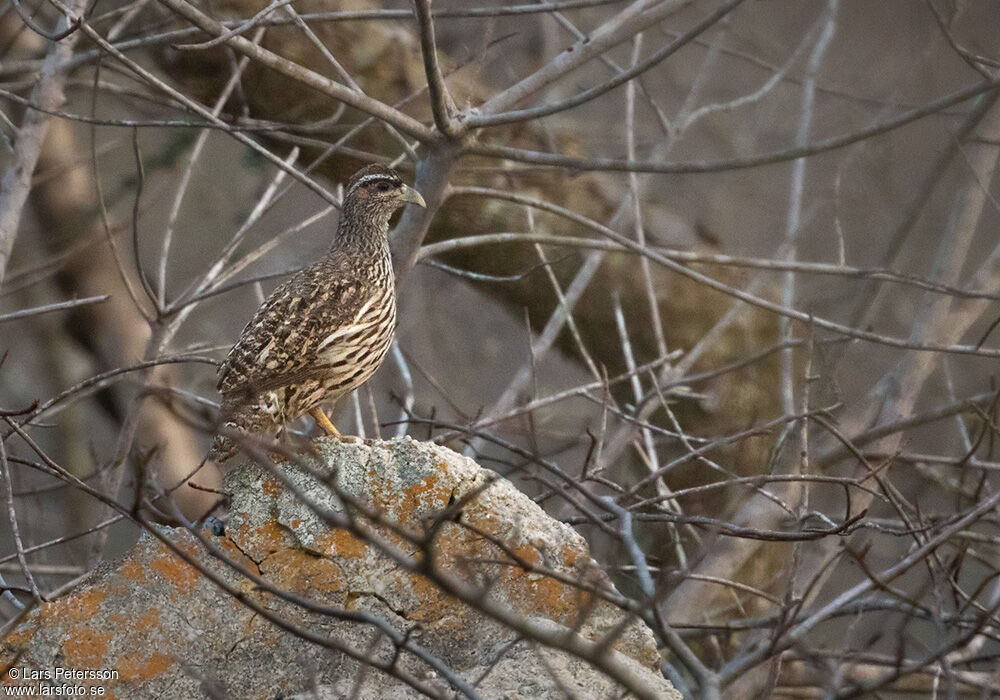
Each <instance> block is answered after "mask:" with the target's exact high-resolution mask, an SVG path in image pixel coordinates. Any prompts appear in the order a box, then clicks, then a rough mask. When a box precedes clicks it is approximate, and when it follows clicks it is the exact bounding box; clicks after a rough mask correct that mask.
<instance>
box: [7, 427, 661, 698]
mask: <svg viewBox="0 0 1000 700" xmlns="http://www.w3.org/2000/svg"><path fill="white" fill-rule="evenodd" d="M317 445H318V450H319V457H318V459H316V460H313V461H312V462H310V465H311V466H310V468H309V469H302V468H297V467H291V466H288V465H282V467H281V473H280V476H281V479H279V478H278V476H276V475H275V474H273V473H272V472H270V471H269V470H267V469H266V468H264V467H261V466H259V465H257V464H254V463H246V464H243V465H241V466H239V467H236V468H235V469H233V470H232V471H230V472H229V474H227V475H226V478H225V480H224V482H223V490H224V491H226V492H227V493H229V494H231V498H232V502H231V517H230V520H229V522H228V524H227V526H226V528H225V531H224V533H223V534H221V535H220V534H215V533H217V532H219V530H218V529H216V530H215V532H213V530H212V529H211V528H206V529H204V530H202V531H200V532H199V533H198V535H199V536H200V537H201V538H202V540H203V541H204V543H205V544H203V543H202V541H201V540H199V538H198V537H195V536H194V535H193V534H192V533H190V532H189V531H187V530H185V529H174V528H165V527H164V528H158V529H157V530H156V531H155V535H156V536H153V535H151V534H146V535H144V536H143V537H142V538H141V539H140V541H139V542H138V543H137V544H136V545H135V547H134V548H133V549H132V550H131V551H130V552H129V553H128V554H127V555H126V556H125V557H123V558H122V559H121V560H119V561H117V562H112V563H106V564H104V565H102V566H101V567H99V569H98V570H97V571H96V572H95V574H94V575H93V577H92V578H91V579H90V580H89V581H88V582H87V583H86V584H85V585H81V586H80V587H79V588H77V589H76V591H75V592H74V593H73V594H72V595H69V596H66V597H64V598H61V599H59V600H56V601H53V602H49V603H45V604H44V605H42V606H40V607H38V608H36V609H35V610H33V611H32V612H31V613H30V615H29V616H28V617H27V618H26V619H25V620H24V621H23V622H22V623H21V624H20V625H19V626H18V627H17V628H15V629H14V630H13V631H12V632H11V633H10V634H9V635H8V636H7V637H6V638H5V639H4V640H3V642H2V644H0V668H5V667H6V666H7V665H8V664H10V663H12V662H14V664H15V665H16V666H17V667H18V668H20V669H22V670H23V669H38V670H40V671H45V670H53V669H56V668H76V669H95V670H96V669H104V670H109V671H111V670H113V671H117V678H114V679H107V680H104V679H95V680H84V681H79V682H80V683H81V684H83V685H87V686H93V687H103V688H105V689H106V690H107V691H108V693H109V696H112V697H117V698H153V697H157V698H162V697H170V698H173V697H177V698H187V697H202V696H209V697H235V698H275V697H279V696H280V697H288V696H291V695H294V694H296V693H302V695H301V697H302V698H309V697H314V696H313V695H312V693H314V692H315V693H316V694H317V695H318V697H321V698H340V697H347V696H350V695H351V694H352V693H353V692H355V690H356V691H357V695H356V697H362V698H380V697H419V696H420V695H421V694H420V693H419V692H418V691H417V690H416V689H415V688H414V687H413V685H418V686H419V685H421V684H424V686H423V687H424V688H425V689H428V688H429V689H430V690H436V691H437V694H441V695H448V696H452V695H453V694H454V690H453V689H451V688H449V685H448V682H447V681H446V680H445V679H444V677H443V676H444V673H446V672H448V670H449V669H450V671H451V672H453V673H454V674H455V676H456V677H458V678H460V679H464V681H465V682H466V683H468V684H469V685H475V686H476V688H477V690H476V692H478V693H479V694H480V696H481V697H486V698H494V697H496V698H547V697H564V696H565V693H566V692H570V693H572V694H573V696H574V697H581V698H586V697H595V698H598V697H601V698H603V697H608V696H609V695H611V694H621V690H622V689H621V688H620V687H618V686H617V685H616V684H615V682H614V681H612V680H611V678H609V677H608V676H607V675H605V674H604V673H602V672H601V671H598V670H596V669H595V668H593V667H591V666H590V665H589V664H587V663H586V662H584V661H582V660H580V659H579V658H577V657H575V656H572V655H570V654H568V653H567V652H563V651H560V650H556V649H551V648H547V647H544V646H542V645H539V644H535V643H530V642H527V641H524V640H521V641H519V639H518V636H517V634H516V633H515V632H513V631H512V630H510V629H508V628H507V627H506V626H505V625H503V624H501V623H499V622H496V621H494V620H492V619H490V618H488V617H486V616H485V615H483V614H482V613H479V612H477V611H475V610H474V609H473V608H472V607H469V606H468V605H466V604H464V603H462V602H459V601H458V600H457V599H456V598H454V597H451V596H449V595H446V594H445V593H443V592H442V591H441V590H440V589H439V588H438V587H437V586H436V585H435V584H433V583H431V581H430V580H428V579H426V578H424V577H423V576H422V575H420V574H418V573H415V572H414V571H412V570H409V569H407V568H405V567H403V566H401V565H400V564H399V563H398V562H397V560H396V559H394V558H393V557H391V556H389V555H388V554H386V553H385V552H383V551H382V550H380V549H378V548H377V547H376V546H374V545H371V544H369V543H367V542H365V541H363V540H362V539H359V538H358V537H355V536H354V535H352V534H351V533H350V532H348V531H347V530H345V529H336V528H335V529H331V528H329V527H328V526H327V524H326V522H325V521H324V520H323V519H322V518H321V517H319V516H318V515H317V514H316V510H319V512H322V513H325V514H328V515H329V516H330V517H333V518H343V517H344V514H345V513H346V512H349V509H350V508H351V506H350V504H349V501H351V500H352V499H356V501H357V502H360V503H363V504H364V505H365V507H366V508H368V509H371V510H374V511H375V512H378V513H380V514H381V516H382V518H383V519H384V522H382V523H381V524H372V523H370V521H366V520H365V519H364V518H361V517H355V518H354V520H355V521H356V522H368V523H369V524H368V525H367V530H366V532H369V533H371V534H372V536H375V537H379V538H381V539H382V540H384V541H388V542H389V543H390V544H391V545H394V546H395V547H396V548H397V549H396V550H395V551H396V552H397V554H398V555H399V556H403V557H406V558H407V561H410V562H415V561H419V560H420V559H419V557H420V556H422V555H421V554H420V553H419V552H418V551H417V547H416V546H415V545H413V544H412V542H411V541H410V540H407V539H406V538H404V537H402V536H401V535H400V534H399V533H398V532H394V531H393V530H392V528H391V527H390V523H396V524H398V525H399V526H401V527H402V528H403V531H405V532H407V533H411V534H415V535H418V536H419V535H422V534H424V533H425V532H426V530H427V528H428V527H429V526H430V525H431V524H432V523H434V522H435V521H436V520H439V519H440V518H438V517H437V516H439V515H440V514H441V513H442V512H443V511H445V510H446V509H448V507H449V505H453V504H458V507H456V508H454V509H453V511H454V512H452V511H449V514H450V516H451V520H449V521H447V522H444V524H443V525H441V524H440V523H439V528H438V530H437V532H436V537H435V539H434V540H433V546H432V547H433V548H432V552H433V558H432V560H433V561H434V562H436V563H437V565H438V566H439V567H440V568H441V569H442V570H444V571H445V572H447V573H448V574H450V575H451V576H453V577H454V578H455V580H458V581H459V582H460V583H461V582H464V583H465V584H468V585H471V586H476V587H483V586H488V587H489V596H490V600H491V601H494V602H496V603H498V604H499V605H500V606H501V607H502V608H503V609H504V610H508V611H512V612H515V613H518V614H519V615H520V616H522V617H523V618H524V619H528V620H530V622H531V624H532V625H533V626H534V629H541V630H550V631H551V630H566V631H567V632H568V630H569V629H570V628H572V629H578V630H579V634H580V636H581V637H583V638H585V639H590V640H595V641H596V640H598V639H600V638H601V637H602V635H603V634H604V633H607V632H609V631H611V630H614V629H615V628H616V626H618V625H619V624H620V623H622V622H623V621H625V620H626V618H625V615H624V613H623V612H622V611H621V610H620V609H619V608H617V607H615V606H613V605H611V604H610V603H608V602H606V601H604V600H602V599H600V598H597V597H596V596H592V595H591V594H589V593H586V592H583V591H581V590H579V589H578V588H576V587H573V586H571V585H568V584H567V583H564V582H562V581H559V580H556V578H553V577H551V576H547V575H544V574H542V573H539V572H531V571H525V570H524V569H523V568H521V567H520V566H518V565H517V563H516V560H515V559H514V558H512V556H511V555H513V557H516V558H517V559H520V560H521V561H523V562H528V563H529V564H530V565H532V566H543V567H545V568H546V570H547V571H548V572H550V573H552V574H553V575H555V576H557V577H566V578H565V580H567V581H568V580H583V581H586V582H588V583H589V584H590V585H592V586H595V587H599V588H601V589H604V590H607V591H609V592H610V593H612V594H613V595H617V593H616V592H615V591H614V589H613V587H612V586H611V584H610V582H609V581H608V580H607V578H606V576H604V574H603V573H602V572H601V571H600V570H599V569H598V567H597V565H596V564H595V563H594V562H593V560H592V559H591V558H590V556H589V553H588V550H587V547H586V543H585V542H584V540H583V538H582V537H580V535H579V534H577V533H576V532H575V531H574V530H572V529H571V528H569V527H568V526H566V525H563V524H561V523H559V522H556V521H555V520H553V519H551V518H550V517H548V516H547V515H546V514H545V513H544V511H542V509H541V508H539V507H538V506H537V505H536V504H535V503H534V502H532V501H531V500H530V499H529V498H527V497H526V496H524V495H523V494H522V493H520V492H519V491H517V489H515V488H514V487H513V486H512V485H511V484H510V483H509V482H507V481H505V480H503V479H500V478H498V477H497V476H496V475H495V474H494V473H493V472H491V471H489V470H487V469H483V468H481V467H480V466H478V465H477V464H476V463H475V462H473V461H472V460H470V459H468V458H465V457H462V456H459V455H457V454H455V453H454V452H452V451H451V450H448V449H446V448H442V447H438V446H435V445H432V444H428V443H421V442H416V441H414V440H411V439H410V438H401V439H397V440H391V441H387V442H377V443H374V444H372V445H368V444H361V443H340V442H331V441H326V440H321V441H318V443H317ZM310 471H312V474H310ZM314 475H316V476H319V477H321V478H323V479H327V480H329V483H334V484H335V485H336V489H331V488H329V487H327V486H325V485H324V484H323V483H321V482H320V481H319V480H317V478H316V476H314ZM283 480H287V483H283ZM337 491H339V492H340V493H341V494H343V500H342V499H341V498H339V497H338V496H337V495H336V492H337ZM296 494H299V495H300V496H301V497H302V499H300V498H299V497H297V496H296ZM303 500H306V501H308V502H309V503H311V504H312V506H313V508H310V507H309V506H307V505H305V504H304V503H303ZM314 508H315V510H314ZM160 538H163V539H164V540H166V541H167V542H168V543H171V544H172V545H173V546H174V547H176V548H177V549H178V550H179V552H181V553H183V554H184V555H186V556H188V557H190V558H191V560H192V561H194V562H196V563H197V564H198V565H200V566H201V567H203V568H204V570H205V571H206V572H207V573H208V574H209V575H211V576H212V578H214V579H215V582H213V581H212V580H209V577H208V576H206V575H204V574H203V573H201V572H199V571H198V570H196V569H195V568H194V567H193V566H192V565H190V564H189V563H186V562H185V561H184V560H183V559H182V558H181V556H178V554H176V553H174V552H172V551H171V550H170V549H169V548H168V546H167V545H166V544H164V543H163V542H161V540H160ZM206 545H207V546H208V547H209V548H211V549H206ZM212 549H214V550H215V553H214V554H213V552H212V551H211V550H212ZM222 559H228V560H230V561H231V562H233V566H231V565H227V564H226V563H224V562H223V561H222ZM234 566H235V567H237V568H239V567H242V568H243V569H245V570H246V572H247V573H248V574H250V576H247V575H244V574H243V573H241V572H240V571H238V570H237V568H234ZM252 577H259V579H258V580H257V581H255V580H253V578H252ZM220 586H224V587H228V588H229V592H227V591H225V590H223V589H222V588H220ZM277 589H280V590H281V591H286V592H287V593H288V594H291V596H292V597H293V601H289V600H287V599H281V598H279V597H278V596H277V595H275V594H274V591H275V590H277ZM237 597H239V598H242V599H243V601H244V602H241V600H237ZM300 599H308V600H309V601H312V602H313V604H314V605H313V609H312V611H309V610H306V609H304V608H303V606H302V605H297V604H295V601H297V600H300ZM317 605H318V606H320V608H323V606H325V607H326V608H328V609H325V610H324V609H316V606H317ZM248 606H253V607H256V608H257V609H256V610H255V609H253V607H248ZM323 613H333V614H323ZM364 614H368V615H370V616H371V617H372V618H378V621H379V622H380V624H383V625H384V624H386V623H388V624H389V625H391V628H392V629H390V630H389V632H390V633H391V634H393V635H394V636H395V637H396V641H397V642H400V641H401V640H403V639H404V638H405V639H406V640H408V641H409V642H414V643H416V644H418V645H419V647H420V648H422V649H423V650H425V654H427V655H433V656H434V657H436V658H437V659H439V660H440V662H441V663H442V667H441V668H438V670H434V669H432V668H431V667H430V666H429V665H428V663H425V661H423V660H421V659H418V658H417V656H416V655H414V653H412V652H411V651H403V652H399V651H398V648H397V646H396V644H394V643H393V642H392V641H391V640H390V639H389V637H388V636H386V635H385V634H383V633H381V632H379V631H378V630H377V629H376V627H375V626H374V625H373V624H368V623H367V622H366V621H365V620H359V619H358V617H359V616H361V615H364ZM268 616H271V617H275V616H276V617H277V618H279V619H280V621H282V624H283V625H284V626H285V629H282V628H279V627H278V626H277V625H276V624H274V622H272V621H271V620H269V619H267V618H268ZM351 616H353V619H344V618H345V617H348V618H351ZM287 628H294V629H298V630H301V631H303V632H304V633H305V634H306V635H307V636H311V637H312V638H313V641H308V640H306V639H303V638H302V637H301V636H297V635H296V634H293V633H291V632H289V631H288V630H287ZM324 640H325V643H326V644H327V646H323V645H321V644H317V643H313V642H315V641H324ZM331 646H332V647H333V648H332V649H331V648H329V647H331ZM352 656H353V657H356V658H363V659H371V660H373V661H374V663H377V664H382V665H384V666H385V667H387V668H389V667H392V668H394V669H395V670H396V672H397V673H398V674H399V675H402V676H404V677H405V678H406V679H407V680H408V681H409V682H406V681H404V680H400V679H399V678H397V677H395V676H393V675H390V674H388V673H385V672H382V671H380V670H375V669H373V668H368V666H367V664H362V663H360V662H359V661H357V660H355V658H352ZM608 657H609V658H610V659H612V660H613V661H614V663H615V665H616V667H617V668H618V669H619V670H620V672H622V673H625V674H626V675H627V676H628V677H629V678H632V679H637V680H636V683H637V684H638V685H639V686H641V687H643V688H644V689H645V692H646V694H647V695H648V696H655V697H663V698H679V697H680V695H679V694H678V693H676V691H674V690H673V689H672V687H671V686H670V684H669V683H668V682H667V681H666V680H664V679H663V678H662V676H661V675H660V673H659V672H658V670H657V669H658V666H659V663H660V656H659V653H658V651H657V648H656V644H655V641H654V638H653V635H652V633H651V632H650V630H649V629H648V628H647V627H646V626H645V625H644V624H642V623H641V622H640V621H638V620H632V621H631V622H630V623H628V624H627V625H625V629H624V631H623V632H622V634H621V635H620V637H619V638H618V639H617V642H616V643H615V645H614V651H612V652H610V653H609V655H608ZM425 658H427V657H426V656H425ZM393 664H394V665H393ZM365 669H367V670H365ZM4 682H8V680H7V679H5V680H4ZM53 682H55V681H53ZM477 682H478V684H477ZM36 683H37V682H36Z"/></svg>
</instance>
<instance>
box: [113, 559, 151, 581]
mask: <svg viewBox="0 0 1000 700" xmlns="http://www.w3.org/2000/svg"><path fill="white" fill-rule="evenodd" d="M117 573H118V575H119V576H121V577H122V578H127V579H128V580H129V581H135V582H136V583H146V572H145V570H144V569H143V568H142V564H140V563H139V562H138V561H136V560H135V559H129V560H128V561H126V562H125V563H124V564H122V565H121V566H119V567H118V572H117Z"/></svg>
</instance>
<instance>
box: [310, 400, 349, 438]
mask: <svg viewBox="0 0 1000 700" xmlns="http://www.w3.org/2000/svg"><path fill="white" fill-rule="evenodd" d="M309 415H311V416H312V417H313V420H315V421H316V425H318V426H319V427H320V428H322V429H323V432H324V433H326V434H327V436H329V437H332V438H337V439H338V440H342V439H343V437H344V436H343V435H341V434H340V431H339V430H337V426H335V425H334V424H333V423H331V422H330V419H329V418H327V417H326V414H325V413H323V409H322V408H320V407H318V406H317V407H316V408H314V409H313V410H311V411H310V412H309Z"/></svg>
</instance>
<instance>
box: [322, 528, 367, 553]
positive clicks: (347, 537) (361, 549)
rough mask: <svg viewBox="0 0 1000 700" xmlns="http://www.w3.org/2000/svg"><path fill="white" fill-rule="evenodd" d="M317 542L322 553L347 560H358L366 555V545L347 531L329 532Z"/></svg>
mask: <svg viewBox="0 0 1000 700" xmlns="http://www.w3.org/2000/svg"><path fill="white" fill-rule="evenodd" d="M319 540H320V545H321V546H322V548H323V550H324V551H326V552H329V553H331V554H336V555H337V556H341V557H346V558H348V559H359V558H361V557H363V556H365V555H366V554H367V553H368V545H366V544H365V543H364V542H362V541H361V540H359V539H358V538H357V537H355V536H354V535H352V534H351V533H349V532H348V531H347V530H341V529H337V530H331V531H330V533H329V534H326V535H323V536H321V537H320V538H319Z"/></svg>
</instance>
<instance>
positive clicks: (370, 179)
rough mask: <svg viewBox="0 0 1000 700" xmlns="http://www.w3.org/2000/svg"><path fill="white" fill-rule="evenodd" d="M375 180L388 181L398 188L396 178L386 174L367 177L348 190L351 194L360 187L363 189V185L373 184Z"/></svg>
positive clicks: (373, 174)
mask: <svg viewBox="0 0 1000 700" xmlns="http://www.w3.org/2000/svg"><path fill="white" fill-rule="evenodd" d="M375 180H386V181H388V182H390V183H392V184H393V185H397V186H398V183H397V182H396V180H395V178H393V177H392V175H388V174H385V173H372V174H371V175H365V176H364V177H363V178H361V179H360V180H358V181H357V182H355V183H354V186H353V187H351V189H349V190H348V193H351V192H353V191H354V190H356V189H358V188H359V187H361V185H363V184H365V183H366V182H373V181H375Z"/></svg>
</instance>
